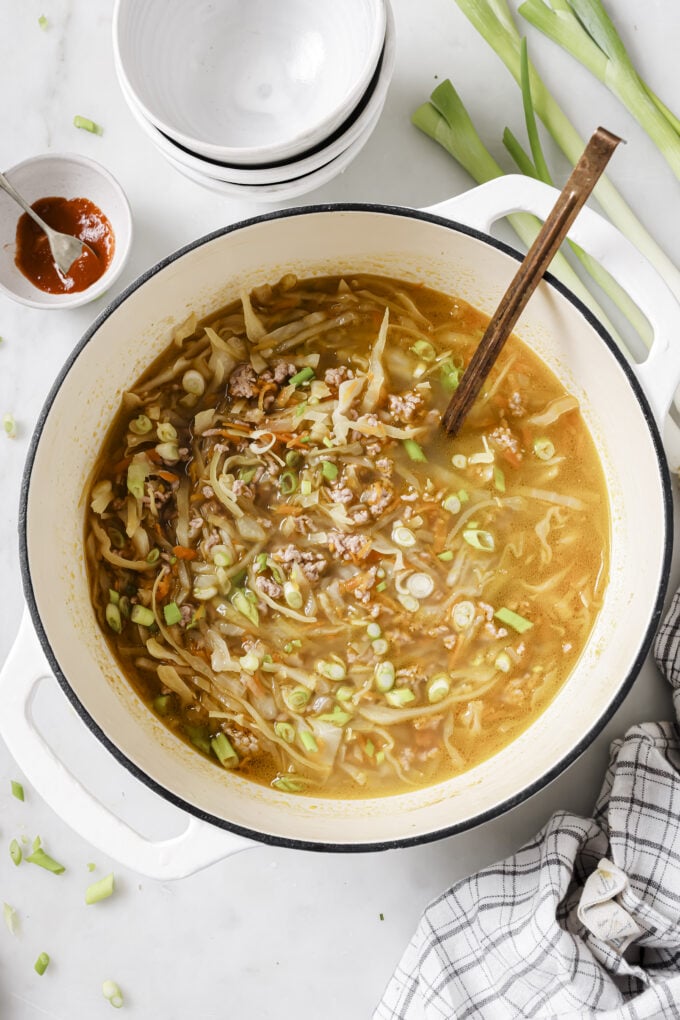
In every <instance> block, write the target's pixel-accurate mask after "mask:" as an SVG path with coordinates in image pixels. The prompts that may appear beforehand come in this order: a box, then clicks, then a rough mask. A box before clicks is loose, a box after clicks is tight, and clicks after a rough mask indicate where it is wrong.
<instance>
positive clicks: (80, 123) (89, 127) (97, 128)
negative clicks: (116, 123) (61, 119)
mask: <svg viewBox="0 0 680 1020" xmlns="http://www.w3.org/2000/svg"><path fill="white" fill-rule="evenodd" d="M73 126H74V127H77V128H80V129H81V130H82V131H89V132H90V134H91V135H103V134H104V128H103V127H102V126H101V125H100V124H97V123H96V121H94V120H90V118H89V117H81V116H80V115H79V114H76V115H75V117H74V118H73Z"/></svg>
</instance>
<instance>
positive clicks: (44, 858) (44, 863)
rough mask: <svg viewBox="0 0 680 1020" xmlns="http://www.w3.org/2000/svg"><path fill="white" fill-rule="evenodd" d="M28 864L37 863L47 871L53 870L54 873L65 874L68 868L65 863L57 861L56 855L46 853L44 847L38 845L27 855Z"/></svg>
mask: <svg viewBox="0 0 680 1020" xmlns="http://www.w3.org/2000/svg"><path fill="white" fill-rule="evenodd" d="M26 861H27V863H28V864H37V865H38V867H39V868H44V869H45V871H51V872H52V874H53V875H63V873H64V872H65V871H66V868H65V867H64V865H63V864H60V863H59V862H58V861H55V859H54V857H50V855H49V854H46V853H45V851H44V850H43V849H42V847H40V846H39V847H37V848H36V849H35V850H33V852H32V853H30V854H29V855H28V856H27V857H26Z"/></svg>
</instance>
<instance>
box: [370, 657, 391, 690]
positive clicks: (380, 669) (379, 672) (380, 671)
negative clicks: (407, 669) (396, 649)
mask: <svg viewBox="0 0 680 1020" xmlns="http://www.w3.org/2000/svg"><path fill="white" fill-rule="evenodd" d="M395 676H396V670H395V668H394V663H393V662H390V661H389V660H385V661H384V662H379V663H378V665H377V666H376V667H375V673H374V680H375V686H376V689H377V690H379V691H380V692H381V694H385V693H386V692H387V691H391V690H392V688H393V687H394V679H395Z"/></svg>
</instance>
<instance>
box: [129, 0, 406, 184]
mask: <svg viewBox="0 0 680 1020" xmlns="http://www.w3.org/2000/svg"><path fill="white" fill-rule="evenodd" d="M385 23H386V13H385V0H342V3H338V2H337V0H285V2H281V0H248V3H243V2H242V0H144V2H143V3H140V2H139V0H116V6H115V9H114V16H113V46H114V56H115V60H116V64H117V66H118V69H119V73H120V75H121V77H122V78H123V80H124V82H125V84H126V86H127V88H128V90H129V91H130V92H131V93H132V95H133V96H134V97H135V99H136V101H137V103H138V105H139V106H140V108H141V109H142V111H143V113H144V115H145V116H146V118H147V119H148V120H149V121H151V123H152V124H154V125H155V126H156V127H157V128H158V129H159V130H160V131H162V132H163V133H164V134H165V135H167V136H168V137H170V138H172V139H173V140H174V141H176V142H178V143H179V144H180V145H183V146H185V148H187V149H190V150H191V151H192V152H194V153H197V154H198V155H201V156H205V157H207V158H208V159H213V160H219V161H221V162H224V163H232V164H237V165H242V166H244V165H252V164H257V163H260V164H261V163H271V162H276V161H279V160H286V159H291V158H293V157H294V156H296V155H297V154H299V153H301V152H304V151H306V150H308V149H311V148H314V147H315V146H316V145H318V144H320V143H321V142H323V140H324V139H325V138H328V137H329V135H331V134H332V133H333V132H334V131H335V130H336V128H338V127H339V126H340V125H341V124H342V123H343V122H344V121H345V120H346V119H347V118H348V117H349V115H350V114H351V112H352V110H353V109H354V107H355V106H356V105H357V103H358V102H359V100H360V99H361V96H362V95H363V94H364V92H365V90H366V88H367V87H368V84H369V82H370V81H371V78H372V77H373V73H374V71H375V69H376V67H377V64H378V60H379V58H380V53H381V51H382V47H383V42H384V37H385Z"/></svg>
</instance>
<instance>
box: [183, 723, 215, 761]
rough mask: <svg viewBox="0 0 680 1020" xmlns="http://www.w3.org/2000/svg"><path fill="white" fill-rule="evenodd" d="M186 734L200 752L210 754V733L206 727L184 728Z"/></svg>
mask: <svg viewBox="0 0 680 1020" xmlns="http://www.w3.org/2000/svg"><path fill="white" fill-rule="evenodd" d="M184 732H185V733H186V735H187V736H188V738H189V740H190V741H191V743H192V744H193V745H194V747H197V748H198V749H199V751H203V754H210V740H209V738H208V731H207V730H206V728H205V726H186V725H185V726H184Z"/></svg>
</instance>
